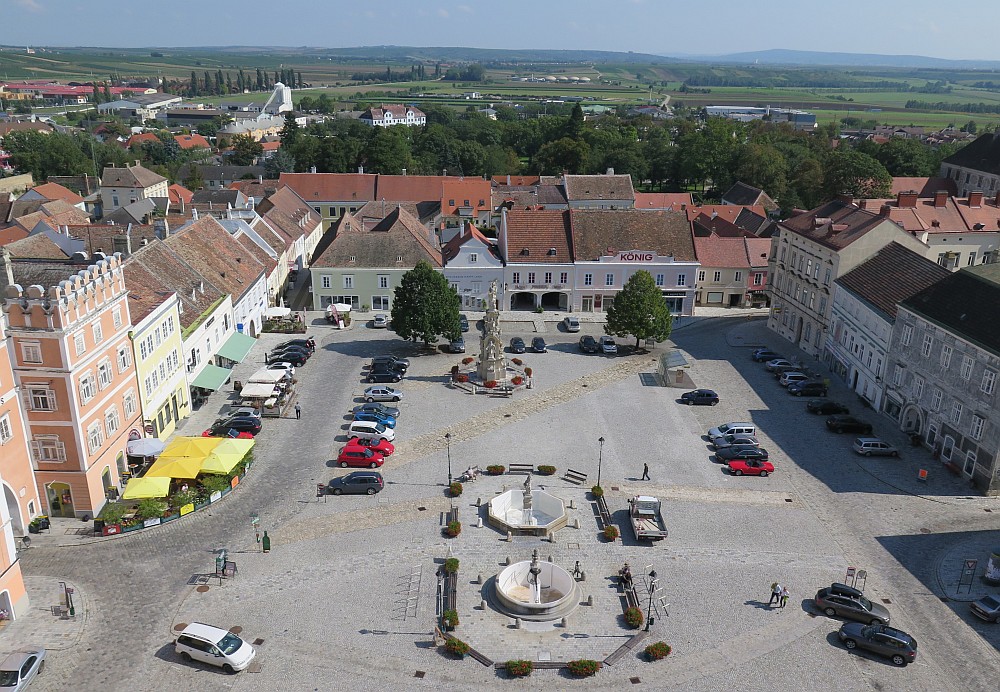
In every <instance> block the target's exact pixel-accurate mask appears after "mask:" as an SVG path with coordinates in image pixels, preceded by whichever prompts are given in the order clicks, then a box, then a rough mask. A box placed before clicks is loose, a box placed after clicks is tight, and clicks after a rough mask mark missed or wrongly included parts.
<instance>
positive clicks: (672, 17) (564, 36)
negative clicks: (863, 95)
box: [0, 0, 1000, 60]
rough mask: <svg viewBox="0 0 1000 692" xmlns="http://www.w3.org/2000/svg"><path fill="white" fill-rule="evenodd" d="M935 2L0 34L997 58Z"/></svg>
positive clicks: (268, 12) (287, 14)
mask: <svg viewBox="0 0 1000 692" xmlns="http://www.w3.org/2000/svg"><path fill="white" fill-rule="evenodd" d="M943 7H944V6H943V5H942V4H941V3H940V1H939V0H908V2H906V3H902V4H897V3H892V4H891V6H887V5H885V4H884V3H879V2H877V1H875V2H873V1H872V0H839V1H838V2H831V1H830V0H824V1H823V2H819V1H817V0H765V1H764V2H748V1H747V0H491V1H490V2H483V1H481V0H458V1H457V2H453V1H449V0H430V1H429V2H421V1H420V0H374V1H371V0H370V1H369V2H348V1H347V0H291V1H290V2H275V1H274V0H236V1H235V2H205V0H166V1H165V2H156V3H145V2H134V1H130V0H0V43H2V44H9V45H25V44H31V45H50V46H122V47H147V46H208V45H270V46H315V47H326V48H336V47H345V46H364V45H382V44H392V45H399V46H473V47H483V48H572V49H595V50H620V51H627V50H633V51H636V52H643V53H656V54H660V55H679V54H688V55H720V54H724V53H732V52H740V51H748V50H762V49H767V48H789V49H797V50H820V51H834V52H840V51H842V52H850V53H881V54H915V55H929V56H934V57H941V58H967V59H984V60H985V59H989V60H997V59H1000V42H997V41H996V40H995V36H994V35H993V33H994V28H993V23H992V22H991V21H989V17H988V16H987V15H983V12H984V11H987V9H988V8H987V7H986V6H985V5H980V6H979V7H978V9H976V8H973V7H967V8H966V10H963V11H954V12H952V11H942V8H943ZM977 15H978V16H979V20H978V21H977V19H976V16H977Z"/></svg>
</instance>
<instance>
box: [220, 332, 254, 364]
mask: <svg viewBox="0 0 1000 692" xmlns="http://www.w3.org/2000/svg"><path fill="white" fill-rule="evenodd" d="M255 343H257V340H256V339H255V338H253V337H252V336H247V335H246V334H240V333H239V332H236V333H235V334H233V335H232V336H231V337H229V338H228V339H226V343H224V344H222V348H220V349H219V350H218V352H217V354H216V355H218V356H221V357H222V358H228V359H229V360H234V361H236V362H237V363H242V362H243V359H244V358H246V357H247V354H248V353H250V349H251V348H253V345H254V344H255Z"/></svg>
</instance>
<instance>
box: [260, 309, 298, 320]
mask: <svg viewBox="0 0 1000 692" xmlns="http://www.w3.org/2000/svg"><path fill="white" fill-rule="evenodd" d="M265 314H266V316H267V318H268V319H272V320H273V319H281V318H282V317H288V316H289V315H291V314H292V310H291V308H282V307H276V308H268V309H267V312H266V313H265Z"/></svg>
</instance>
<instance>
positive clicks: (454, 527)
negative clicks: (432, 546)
mask: <svg viewBox="0 0 1000 692" xmlns="http://www.w3.org/2000/svg"><path fill="white" fill-rule="evenodd" d="M444 533H445V535H446V536H448V537H449V538H455V537H457V536H458V534H460V533H462V522H460V521H449V522H448V526H446V527H445V529H444Z"/></svg>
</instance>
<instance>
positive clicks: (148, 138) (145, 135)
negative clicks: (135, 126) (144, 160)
mask: <svg viewBox="0 0 1000 692" xmlns="http://www.w3.org/2000/svg"><path fill="white" fill-rule="evenodd" d="M159 141H160V138H159V137H157V136H156V134H155V133H153V132H139V133H137V134H134V135H132V136H131V137H129V138H128V139H127V140H125V147H126V148H128V147H132V146H133V145H139V144H142V143H143V142H159Z"/></svg>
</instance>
